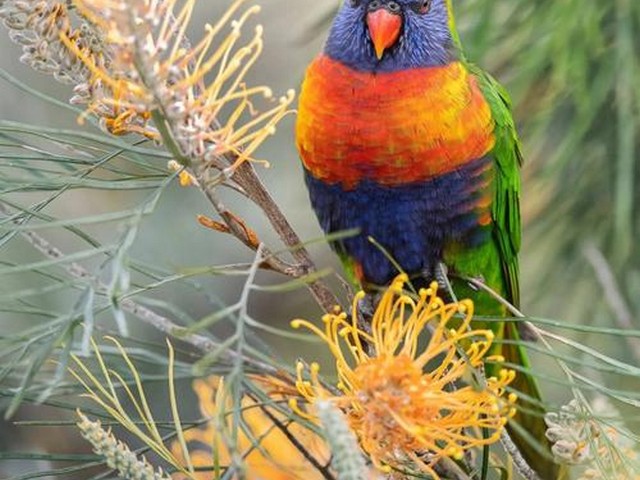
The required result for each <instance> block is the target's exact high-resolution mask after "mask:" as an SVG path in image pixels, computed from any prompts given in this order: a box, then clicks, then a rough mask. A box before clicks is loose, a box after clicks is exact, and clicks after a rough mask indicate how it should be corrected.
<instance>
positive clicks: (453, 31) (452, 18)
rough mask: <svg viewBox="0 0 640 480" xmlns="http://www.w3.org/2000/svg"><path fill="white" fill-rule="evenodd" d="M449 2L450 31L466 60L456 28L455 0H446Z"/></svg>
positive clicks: (461, 55) (454, 42) (461, 56)
mask: <svg viewBox="0 0 640 480" xmlns="http://www.w3.org/2000/svg"><path fill="white" fill-rule="evenodd" d="M445 2H446V4H447V13H448V15H449V31H450V32H451V38H452V39H453V44H454V45H455V47H456V50H458V52H459V53H460V58H461V59H462V60H464V52H463V50H462V42H461V41H460V35H458V29H457V28H456V18H455V15H454V13H453V0H445Z"/></svg>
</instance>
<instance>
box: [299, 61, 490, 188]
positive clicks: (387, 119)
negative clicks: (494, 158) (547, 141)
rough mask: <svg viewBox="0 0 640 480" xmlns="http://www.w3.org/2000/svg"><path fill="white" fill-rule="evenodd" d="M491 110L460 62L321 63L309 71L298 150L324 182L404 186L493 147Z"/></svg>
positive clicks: (315, 175)
mask: <svg viewBox="0 0 640 480" xmlns="http://www.w3.org/2000/svg"><path fill="white" fill-rule="evenodd" d="M493 130H494V124H493V120H492V117H491V111H490V109H489V106H488V105H487V103H486V101H485V99H484V97H483V95H482V93H481V92H480V90H479V88H478V86H477V84H476V80H475V78H474V77H473V76H472V75H469V73H468V72H467V70H466V68H465V67H464V66H463V65H462V64H461V63H458V62H456V63H452V64H449V65H447V66H444V67H431V68H422V69H412V70H407V71H402V72H394V73H367V72H357V71H353V70H351V69H349V68H348V67H345V66H344V65H342V64H340V63H338V62H336V61H334V60H331V59H330V58H328V57H326V56H320V57H319V58H318V59H316V60H315V61H314V62H313V63H312V64H311V66H310V67H309V69H308V71H307V76H306V79H305V82H304V85H303V88H302V93H301V96H300V106H299V115H298V122H297V127H296V133H297V144H298V149H299V151H300V155H301V157H302V161H303V163H304V166H305V167H306V168H307V170H309V171H310V173H311V174H312V175H313V176H314V177H316V178H318V179H320V180H323V181H326V182H328V183H340V184H342V185H343V187H345V188H353V187H354V186H355V185H357V184H358V183H359V182H360V181H361V180H363V179H370V180H373V181H375V182H377V183H379V184H382V185H389V186H392V185H402V184H406V183H410V182H418V181H422V180H428V179H430V178H433V177H435V176H438V175H441V174H444V173H447V172H451V171H453V170H455V169H457V168H459V167H460V166H463V165H465V164H467V163H468V162H470V161H472V160H475V159H478V158H481V157H483V156H484V155H486V154H487V153H488V152H489V151H490V150H491V149H492V148H493V146H494V136H493Z"/></svg>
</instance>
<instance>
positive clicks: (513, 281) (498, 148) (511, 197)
mask: <svg viewBox="0 0 640 480" xmlns="http://www.w3.org/2000/svg"><path fill="white" fill-rule="evenodd" d="M470 71H471V73H472V74H474V75H475V76H476V77H477V78H478V80H479V86H480V89H481V90H482V93H483V94H484V96H485V99H486V100H487V103H488V104H489V106H490V108H491V113H492V115H493V120H494V122H495V136H496V144H495V147H494V149H493V152H492V153H493V157H494V161H495V166H496V169H495V171H496V179H495V195H494V201H493V211H492V214H493V222H494V232H493V235H494V239H495V242H496V243H497V245H498V251H499V255H500V259H501V264H502V269H503V274H504V280H505V284H506V285H505V290H506V293H507V297H508V298H507V300H509V301H510V302H511V303H513V305H515V306H516V307H517V306H519V304H520V287H519V281H518V277H519V272H518V251H519V250H520V241H521V238H522V225H521V219H520V166H521V165H522V153H521V148H520V140H518V134H517V132H516V127H515V124H514V121H513V115H512V113H511V99H510V97H509V94H508V93H507V91H506V90H505V89H504V88H503V87H502V85H500V84H499V83H498V82H497V81H496V80H495V79H494V78H493V77H491V76H490V75H489V74H487V73H485V72H483V71H481V70H480V69H478V68H476V67H473V66H472V67H470Z"/></svg>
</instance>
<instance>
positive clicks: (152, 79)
mask: <svg viewBox="0 0 640 480" xmlns="http://www.w3.org/2000/svg"><path fill="white" fill-rule="evenodd" d="M243 3H245V1H244V0H235V1H233V2H232V3H231V5H230V7H229V9H228V10H227V11H226V12H225V13H224V14H222V16H221V17H220V19H219V20H218V22H216V23H215V24H213V25H211V24H206V25H205V31H204V34H203V37H202V38H201V39H200V41H198V42H195V43H193V44H192V43H191V42H190V41H189V39H188V38H187V36H186V31H187V28H188V26H189V23H190V21H191V18H192V16H193V12H194V10H195V6H196V0H166V1H161V2H158V1H155V0H74V1H73V5H74V7H75V12H76V13H77V15H78V16H79V17H80V18H81V19H82V20H84V21H85V22H86V23H87V24H88V25H90V26H91V28H92V29H94V30H95V31H96V32H97V36H98V38H99V39H100V41H101V42H102V43H103V47H104V48H103V49H102V51H101V52H100V54H99V55H96V54H94V53H93V52H92V51H90V50H87V49H86V48H84V43H79V42H78V41H77V38H76V37H75V36H74V35H72V34H71V33H70V32H69V31H67V30H62V31H60V32H59V40H60V42H62V44H63V45H64V46H66V48H67V49H68V51H69V52H71V53H72V54H73V56H75V58H74V60H75V61H76V63H80V64H82V65H83V67H84V69H85V70H86V71H88V75H87V77H88V78H87V79H86V80H85V81H84V82H83V83H81V84H79V85H77V86H76V88H75V92H76V96H75V97H74V102H75V103H85V104H87V105H88V107H87V112H86V113H85V116H86V115H89V114H95V115H96V116H98V117H99V118H100V122H101V125H102V127H103V128H104V129H106V130H107V131H109V132H110V133H112V134H114V135H123V134H127V133H135V134H138V135H143V136H145V137H147V138H150V139H154V140H158V141H160V140H163V141H166V140H167V139H171V142H172V143H174V144H175V147H176V148H177V149H179V153H180V156H181V157H184V159H183V161H181V163H183V164H188V163H194V164H195V165H194V166H199V167H201V169H202V170H207V169H208V168H213V169H214V170H216V171H219V170H226V169H227V168H229V169H233V168H235V167H237V166H238V165H239V164H240V163H242V162H243V161H245V160H255V159H254V158H253V154H254V152H255V151H256V149H257V148H258V147H259V146H260V145H261V144H262V143H263V142H264V140H265V139H266V138H267V137H269V136H271V135H273V134H274V133H275V130H276V126H277V125H278V123H279V122H280V120H281V119H282V118H283V117H284V116H285V115H287V114H288V113H290V111H291V110H290V105H291V104H292V102H293V100H294V92H293V90H290V91H288V92H287V93H286V94H285V95H284V96H282V97H280V98H274V95H273V92H272V91H271V89H270V88H268V87H266V86H255V87H249V86H247V84H246V83H245V81H246V80H245V76H246V75H247V73H248V71H249V70H250V69H251V67H252V66H253V65H254V63H255V62H256V61H257V60H258V58H259V56H260V54H261V53H262V50H263V39H262V33H263V28H262V26H261V25H257V26H256V28H255V31H254V34H253V35H252V36H250V38H249V39H248V40H247V41H246V42H245V37H244V36H243V33H242V29H243V27H245V25H246V23H247V22H248V21H249V19H250V18H251V17H252V16H253V15H255V14H256V13H257V12H259V11H260V7H259V6H252V7H248V8H246V9H245V10H244V11H242V10H241V7H242V4H243ZM236 14H238V18H236V19H235V20H234V19H233V17H234V16H235V15H236ZM265 100H266V102H265ZM257 103H261V104H265V105H266V108H265V109H263V110H260V109H258V108H256V107H255V104H257ZM174 153H175V152H174ZM264 163H266V162H264ZM226 173H227V174H228V173H229V172H226Z"/></svg>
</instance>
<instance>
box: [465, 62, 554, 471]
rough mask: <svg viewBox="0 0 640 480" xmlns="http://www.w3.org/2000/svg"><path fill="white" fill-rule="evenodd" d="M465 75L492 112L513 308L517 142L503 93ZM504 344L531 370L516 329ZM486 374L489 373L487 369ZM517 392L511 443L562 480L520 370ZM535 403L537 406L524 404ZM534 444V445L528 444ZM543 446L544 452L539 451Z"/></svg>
mask: <svg viewBox="0 0 640 480" xmlns="http://www.w3.org/2000/svg"><path fill="white" fill-rule="evenodd" d="M470 71H471V72H472V73H473V74H474V75H475V76H476V77H477V78H478V80H479V85H480V89H481V90H482V93H483V94H484V96H485V99H486V100H487V102H488V103H489V106H490V107H491V113H492V115H493V120H494V122H495V136H496V144H495V147H494V150H493V152H492V153H493V158H494V162H495V171H496V178H495V187H494V188H495V193H494V202H493V211H492V214H493V222H494V229H493V236H494V241H495V243H496V245H497V250H498V257H499V258H500V263H501V266H502V272H503V278H504V285H505V292H506V295H507V300H509V301H510V302H511V303H512V304H513V305H515V306H516V307H518V306H519V303H520V289H519V281H518V276H519V273H518V251H519V250H520V241H521V238H522V224H521V218H520V166H521V165H522V153H521V148H520V141H519V140H518V134H517V132H516V127H515V124H514V121H513V115H512V113H511V99H510V98H509V94H508V93H507V92H506V90H505V89H504V88H503V87H502V86H501V85H500V84H499V83H498V82H497V81H496V80H495V79H494V78H493V77H491V76H490V75H489V74H487V73H485V72H482V71H481V70H479V69H477V68H475V67H470ZM502 335H503V336H504V339H505V340H507V342H506V343H505V344H503V345H502V348H501V353H502V354H503V356H504V357H505V359H506V361H507V362H509V363H513V364H516V365H521V366H522V367H523V368H524V369H527V370H528V369H530V368H531V365H530V363H529V359H528V356H527V352H526V349H525V348H524V347H523V346H521V345H518V344H516V343H510V342H509V341H511V342H514V341H518V340H520V334H519V332H518V328H517V324H515V323H513V322H508V323H507V324H505V325H504V328H503V330H502ZM488 371H489V372H491V368H489V366H488ZM511 386H512V387H513V388H515V389H516V390H518V391H519V392H521V393H522V397H523V398H521V399H520V400H519V402H518V407H519V408H518V412H517V414H516V416H515V417H514V420H515V423H517V424H518V425H519V428H517V427H515V426H514V425H513V424H512V422H510V423H509V425H508V427H507V428H508V431H509V434H510V436H511V439H512V440H513V441H514V443H515V444H516V445H517V446H518V448H519V450H520V452H521V453H522V455H523V457H524V458H525V460H526V461H527V463H528V464H529V465H531V466H532V467H533V468H534V469H535V470H536V471H537V472H538V473H539V474H540V475H541V477H542V478H545V479H547V478H549V479H563V478H565V475H566V471H565V470H564V469H562V468H560V467H559V466H558V465H556V464H555V463H554V462H553V460H552V456H551V453H550V452H551V445H550V443H549V441H548V440H547V438H546V436H545V432H546V424H545V422H544V419H543V417H544V414H545V410H544V408H543V407H542V404H541V403H539V402H541V398H542V397H541V395H540V389H539V388H538V385H537V382H536V380H535V378H534V377H533V376H532V375H531V374H530V373H528V372H527V371H526V370H524V371H519V372H518V373H517V375H516V379H515V380H514V382H513V383H512V385H511ZM528 399H536V400H537V402H529V401H528ZM532 441H533V442H535V444H536V445H535V446H534V445H532ZM536 447H537V448H536ZM540 447H542V450H543V451H544V453H542V454H541V452H540V451H539V450H538V448H540Z"/></svg>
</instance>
